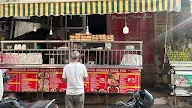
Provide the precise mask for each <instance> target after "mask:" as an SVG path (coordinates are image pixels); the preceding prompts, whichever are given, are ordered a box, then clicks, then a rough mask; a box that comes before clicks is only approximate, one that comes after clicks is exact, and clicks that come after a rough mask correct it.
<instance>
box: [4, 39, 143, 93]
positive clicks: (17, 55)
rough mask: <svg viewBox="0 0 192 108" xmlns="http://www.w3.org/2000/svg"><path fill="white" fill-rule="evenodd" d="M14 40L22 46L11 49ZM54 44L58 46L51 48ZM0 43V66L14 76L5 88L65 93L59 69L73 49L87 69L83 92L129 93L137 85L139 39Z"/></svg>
mask: <svg viewBox="0 0 192 108" xmlns="http://www.w3.org/2000/svg"><path fill="white" fill-rule="evenodd" d="M16 43H17V44H22V45H23V44H25V45H26V47H25V48H24V49H23V48H17V49H15V48H14V45H15V44H16ZM58 43H59V44H60V45H62V46H59V47H57V48H55V47H54V45H55V44H58ZM42 44H44V45H45V46H46V47H45V48H43V47H42V46H40V45H42ZM1 45H2V46H3V47H2V49H1V51H2V53H1V61H2V62H1V67H2V68H8V69H9V72H8V74H10V75H15V77H14V78H13V79H12V80H11V81H9V82H8V83H7V84H5V90H6V91H12V92H65V90H66V83H64V82H63V79H62V72H63V67H64V66H65V64H67V63H69V61H70V52H71V51H73V50H78V51H79V52H80V53H81V59H80V62H82V63H83V64H85V65H86V67H87V69H88V74H89V81H88V82H85V83H84V84H85V92H86V93H131V92H134V91H135V90H139V89H140V88H141V80H140V79H141V69H142V42H141V41H105V42H104V41H99V42H82V41H81V42H80V41H2V42H1ZM11 45H12V48H9V47H7V46H11ZM22 45H21V46H22ZM107 45H108V46H107ZM37 46H40V47H41V48H40V49H39V47H37ZM93 46H94V48H93Z"/></svg>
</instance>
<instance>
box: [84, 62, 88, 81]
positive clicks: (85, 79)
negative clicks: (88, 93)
mask: <svg viewBox="0 0 192 108" xmlns="http://www.w3.org/2000/svg"><path fill="white" fill-rule="evenodd" d="M83 72H84V74H83V79H84V81H85V82H87V81H88V73H87V68H86V67H85V65H83Z"/></svg>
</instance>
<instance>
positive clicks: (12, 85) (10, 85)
mask: <svg viewBox="0 0 192 108" xmlns="http://www.w3.org/2000/svg"><path fill="white" fill-rule="evenodd" d="M8 75H10V76H12V75H14V77H13V78H12V79H11V80H9V81H8V82H7V83H5V84H4V89H5V91H15V92H20V84H21V82H20V80H19V79H20V74H19V72H12V70H11V69H10V70H9V72H8Z"/></svg>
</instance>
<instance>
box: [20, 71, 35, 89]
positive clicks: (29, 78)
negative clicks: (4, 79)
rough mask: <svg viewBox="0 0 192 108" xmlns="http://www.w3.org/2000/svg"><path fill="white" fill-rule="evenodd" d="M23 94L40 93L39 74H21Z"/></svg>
mask: <svg viewBox="0 0 192 108" xmlns="http://www.w3.org/2000/svg"><path fill="white" fill-rule="evenodd" d="M20 82H21V85H20V86H21V88H20V91H21V92H37V91H38V72H29V71H28V72H21V73H20Z"/></svg>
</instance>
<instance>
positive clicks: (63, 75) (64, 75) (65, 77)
mask: <svg viewBox="0 0 192 108" xmlns="http://www.w3.org/2000/svg"><path fill="white" fill-rule="evenodd" d="M66 70H67V69H66V67H64V68H63V74H62V78H63V81H64V82H67V76H66Z"/></svg>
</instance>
